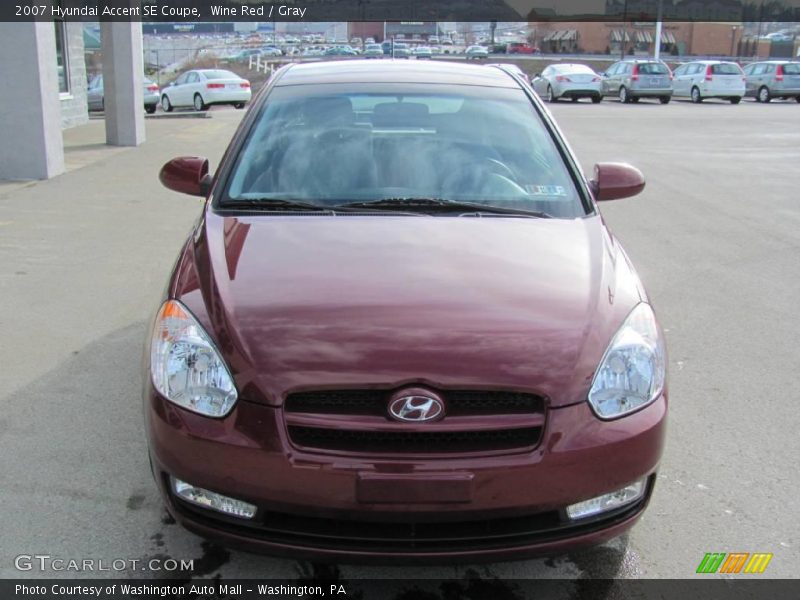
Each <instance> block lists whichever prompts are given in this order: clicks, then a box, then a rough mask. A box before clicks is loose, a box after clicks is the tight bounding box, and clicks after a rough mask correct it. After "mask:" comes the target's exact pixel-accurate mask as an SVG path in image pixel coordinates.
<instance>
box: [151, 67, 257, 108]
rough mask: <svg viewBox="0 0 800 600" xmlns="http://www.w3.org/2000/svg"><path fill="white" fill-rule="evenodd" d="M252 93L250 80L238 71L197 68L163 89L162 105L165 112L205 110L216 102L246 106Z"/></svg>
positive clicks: (238, 106)
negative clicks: (186, 109) (191, 109)
mask: <svg viewBox="0 0 800 600" xmlns="http://www.w3.org/2000/svg"><path fill="white" fill-rule="evenodd" d="M251 96H252V92H251V90H250V82H249V81H247V80H246V79H242V78H241V77H239V76H238V75H237V74H236V73H233V72H231V71H225V70H222V69H197V70H194V71H187V72H186V73H182V74H181V75H180V76H179V77H178V78H177V79H176V80H175V81H174V82H172V83H171V84H170V85H169V86H167V87H165V88H164V89H163V90H161V108H162V109H164V111H165V112H172V109H174V108H183V107H194V109H195V110H197V111H203V110H208V108H209V106H211V105H213V104H231V105H233V106H235V107H236V108H244V107H245V104H247V103H248V102H250V98H251Z"/></svg>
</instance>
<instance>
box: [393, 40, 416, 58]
mask: <svg viewBox="0 0 800 600" xmlns="http://www.w3.org/2000/svg"><path fill="white" fill-rule="evenodd" d="M392 52H394V57H395V58H408V57H409V56H411V50H410V49H409V46H408V44H404V43H403V42H395V43H394V50H392V49H391V46H390V49H389V54H392Z"/></svg>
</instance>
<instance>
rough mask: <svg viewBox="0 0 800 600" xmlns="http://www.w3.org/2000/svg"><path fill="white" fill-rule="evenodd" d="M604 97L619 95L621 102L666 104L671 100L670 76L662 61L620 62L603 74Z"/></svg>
mask: <svg viewBox="0 0 800 600" xmlns="http://www.w3.org/2000/svg"><path fill="white" fill-rule="evenodd" d="M602 77H603V95H604V96H618V97H619V101H620V102H624V103H625V104H628V103H629V102H638V101H639V98H658V99H659V100H660V101H661V104H666V103H667V102H669V101H670V99H671V98H672V73H671V72H670V70H669V67H668V66H667V65H665V64H664V63H663V62H656V61H653V60H633V59H631V60H622V61H620V62H618V63H614V64H613V65H611V66H610V67H609V68H608V70H607V71H606V72H605V73H603V74H602Z"/></svg>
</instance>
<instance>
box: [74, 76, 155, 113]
mask: <svg viewBox="0 0 800 600" xmlns="http://www.w3.org/2000/svg"><path fill="white" fill-rule="evenodd" d="M142 87H143V88H144V89H143V90H142V91H143V92H144V109H145V110H146V111H147V113H148V114H151V115H152V114H153V113H154V112H156V107H157V106H158V100H159V90H158V86H157V85H156V84H155V83H153V82H152V81H150V80H149V79H147V78H146V77H145V78H144V80H143V81H142ZM87 98H88V102H89V110H104V109H105V92H104V91H103V76H102V75H98V76H97V77H95V78H94V79H93V80H92V82H91V83H90V84H89V91H88V94H87Z"/></svg>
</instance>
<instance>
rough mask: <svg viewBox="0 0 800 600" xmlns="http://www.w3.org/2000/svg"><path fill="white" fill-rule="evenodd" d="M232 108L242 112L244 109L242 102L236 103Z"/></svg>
mask: <svg viewBox="0 0 800 600" xmlns="http://www.w3.org/2000/svg"><path fill="white" fill-rule="evenodd" d="M233 108H235V109H236V110H242V109H243V108H244V102H237V103H236V104H234V105H233Z"/></svg>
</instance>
